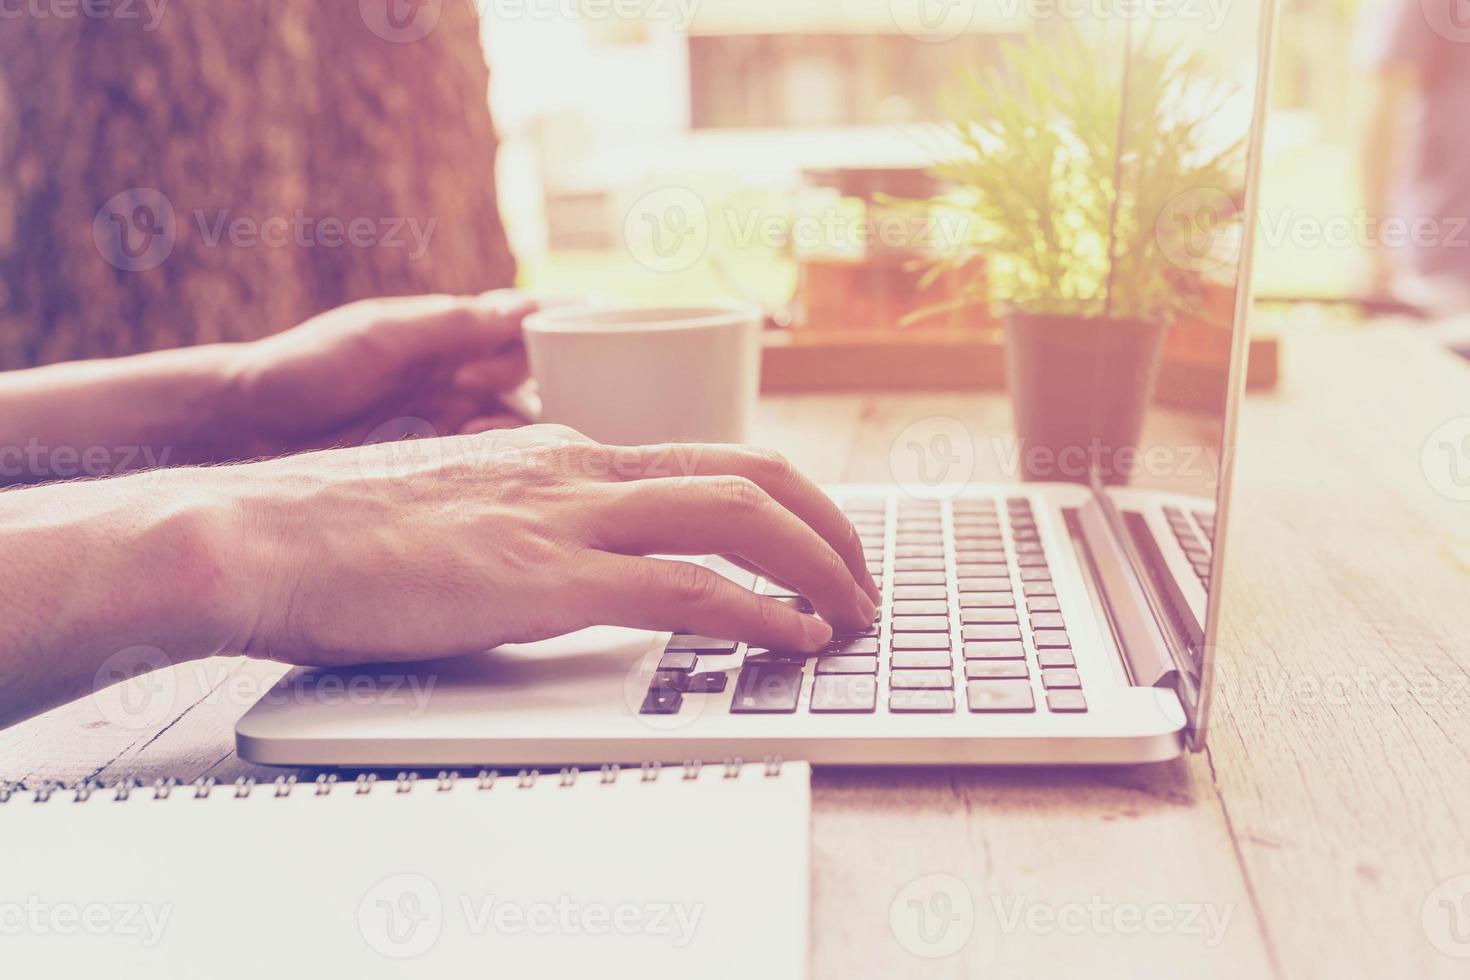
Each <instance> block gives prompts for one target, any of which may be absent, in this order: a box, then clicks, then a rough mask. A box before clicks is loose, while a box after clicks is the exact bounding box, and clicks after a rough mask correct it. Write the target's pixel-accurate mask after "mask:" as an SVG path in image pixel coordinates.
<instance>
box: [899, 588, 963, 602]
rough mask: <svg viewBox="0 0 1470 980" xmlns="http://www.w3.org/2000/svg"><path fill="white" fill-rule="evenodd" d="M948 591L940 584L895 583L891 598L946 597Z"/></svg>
mask: <svg viewBox="0 0 1470 980" xmlns="http://www.w3.org/2000/svg"><path fill="white" fill-rule="evenodd" d="M948 597H949V592H948V591H947V590H946V589H945V587H944V586H942V585H895V586H894V587H893V598H894V599H895V600H903V599H946V598H948Z"/></svg>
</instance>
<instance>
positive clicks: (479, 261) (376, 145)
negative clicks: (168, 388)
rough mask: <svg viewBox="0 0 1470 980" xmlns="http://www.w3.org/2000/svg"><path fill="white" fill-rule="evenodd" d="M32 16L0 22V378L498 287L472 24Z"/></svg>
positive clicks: (326, 7) (244, 11) (262, 2)
mask: <svg viewBox="0 0 1470 980" xmlns="http://www.w3.org/2000/svg"><path fill="white" fill-rule="evenodd" d="M37 8H43V9H44V8H47V5H45V4H40V5H27V6H26V7H25V10H26V11H27V12H25V13H21V14H19V15H16V16H14V17H12V18H11V19H6V20H0V369H9V368H18V367H25V366H31V365H35V364H41V363H48V362H52V361H58V360H69V359H74V358H82V357H97V356H110V355H121V354H129V353H136V352H139V351H145V350H152V349H157V348H163V347H172V346H178V345H184V344H196V343H208V342H213V341H221V340H245V339H252V338H256V337H260V336H262V335H265V334H269V333H272V332H275V331H278V330H282V329H285V328H287V327H290V326H292V325H293V324H296V323H299V322H300V321H302V320H304V319H307V318H308V317H310V316H312V315H314V314H316V313H319V312H321V311H323V310H326V309H330V308H332V307H334V306H338V305H340V304H342V303H346V302H349V301H352V300H355V299H361V298H365V297H370V296H378V295H398V294H411V293H419V292H440V291H443V292H461V293H468V292H476V291H479V290H484V289H490V288H495V287H500V286H506V285H510V284H511V283H512V281H513V279H514V276H515V263H514V260H513V258H512V257H511V255H510V251H509V247H508V245H507V243H506V238H505V233H504V229H503V228H502V226H501V222H500V215H499V212H498V208H497V205H496V198H495V174H494V164H495V153H496V137H495V132H494V128H493V126H492V123H491V119H490V109H489V101H488V85H489V70H488V68H487V67H486V64H485V59H484V54H483V51H482V48H481V45H480V37H479V30H480V24H479V19H478V17H477V16H476V15H475V13H474V5H473V4H469V3H463V2H452V0H451V2H443V0H107V2H106V3H103V4H98V5H94V6H93V7H92V10H93V11H94V13H93V14H92V15H88V14H87V13H85V12H81V11H85V9H86V8H87V5H85V4H83V5H65V4H51V5H49V9H50V11H51V12H50V14H49V15H42V14H37V13H35V12H33V11H34V9H37ZM17 9H18V5H17ZM66 10H70V11H72V16H70V17H67V16H62V15H61V14H62V12H64V11H66ZM96 10H103V11H105V12H106V16H101V17H99V16H96V14H95V11H96ZM128 14H131V16H127V15H128ZM425 28H431V29H428V30H427V32H425ZM421 34H422V36H420V35H421Z"/></svg>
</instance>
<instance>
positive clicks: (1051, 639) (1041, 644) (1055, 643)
mask: <svg viewBox="0 0 1470 980" xmlns="http://www.w3.org/2000/svg"><path fill="white" fill-rule="evenodd" d="M1031 639H1032V640H1033V641H1034V642H1035V643H1036V649H1038V650H1043V649H1053V648H1057V647H1070V646H1071V645H1072V638H1071V637H1069V636H1068V635H1067V631H1066V630H1046V629H1043V630H1033V631H1032V633H1031Z"/></svg>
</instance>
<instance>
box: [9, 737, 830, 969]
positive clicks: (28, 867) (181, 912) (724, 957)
mask: <svg viewBox="0 0 1470 980" xmlns="http://www.w3.org/2000/svg"><path fill="white" fill-rule="evenodd" d="M684 776H685V770H683V769H682V768H680V767H672V768H666V769H664V770H663V771H662V772H661V773H659V774H658V776H657V778H656V779H654V780H652V781H649V780H647V779H646V778H645V777H644V774H643V773H641V772H639V771H637V770H626V771H623V772H622V773H620V774H618V776H617V778H616V779H615V781H614V782H612V783H610V784H609V783H606V782H604V781H603V778H602V777H601V775H600V774H599V773H596V772H590V773H582V774H581V775H580V776H579V777H578V778H577V779H576V781H575V782H574V783H572V784H571V785H562V784H561V780H560V779H559V777H558V776H557V775H556V774H555V773H551V774H543V775H542V776H541V777H540V778H539V779H538V780H536V782H535V784H534V785H533V786H531V787H529V788H523V787H521V786H519V785H518V784H517V779H516V777H515V776H514V775H508V776H502V777H501V778H500V779H498V780H497V781H496V782H495V784H494V785H493V787H491V788H489V789H483V788H481V787H480V784H479V783H478V781H477V780H476V779H474V778H470V777H465V778H461V779H459V780H458V781H457V782H455V783H454V784H453V786H452V788H450V789H447V790H441V789H440V788H439V786H438V784H437V783H436V781H435V780H432V779H429V780H423V779H421V780H419V781H418V782H417V783H416V784H415V785H413V786H412V788H411V789H410V790H409V791H408V792H398V791H397V790H398V785H397V784H395V783H394V782H393V781H391V780H385V781H379V782H378V783H377V784H376V785H375V786H373V787H372V789H371V791H370V792H369V793H367V794H366V795H362V794H359V793H358V792H357V787H356V786H355V785H353V784H351V783H339V784H338V785H336V786H335V787H334V788H333V789H332V790H331V792H330V793H328V794H326V795H320V794H319V793H318V791H317V787H315V786H313V785H307V784H301V785H297V786H296V787H294V789H292V791H291V792H290V794H289V795H287V796H284V797H281V796H277V795H275V794H276V787H274V786H271V785H266V784H262V785H259V786H256V787H255V788H254V789H253V791H252V792H251V793H250V795H249V796H248V797H247V798H237V797H236V796H235V794H236V787H234V786H230V785H225V786H217V787H215V788H214V789H213V791H212V792H211V794H210V795H209V797H208V798H205V799H198V798H196V796H195V792H196V791H195V788H194V787H191V786H181V787H178V788H176V789H175V790H173V793H172V794H171V795H170V797H169V798H167V799H162V800H159V799H155V798H154V790H153V788H151V787H145V788H142V789H138V790H134V791H133V793H132V796H131V798H130V799H127V800H125V801H121V802H119V801H115V800H114V799H113V792H112V791H111V790H106V791H99V792H98V793H97V794H96V795H94V796H93V797H92V798H91V799H90V800H87V801H85V802H74V797H75V795H76V794H75V793H74V792H73V791H70V790H67V791H58V792H57V793H56V794H55V795H54V796H52V798H51V799H50V800H48V801H46V802H35V801H33V799H32V798H31V795H30V794H21V793H18V794H16V795H15V796H13V797H12V798H11V800H10V801H9V802H6V803H4V804H0V950H3V954H4V956H3V959H4V963H5V967H6V972H7V973H9V974H10V975H12V976H66V977H77V978H81V977H88V976H93V975H96V976H98V977H109V978H111V977H148V978H172V977H197V976H208V977H251V978H261V977H277V976H279V977H304V976H333V977H337V976H340V977H343V978H349V977H350V978H360V977H363V978H365V977H409V976H412V977H426V976H433V977H460V976H473V977H481V978H487V977H496V978H498V977H511V978H513V977H523V976H525V977H530V976H552V977H556V976H565V977H587V978H594V977H618V976H636V977H639V978H650V977H652V978H657V977H671V978H672V977H680V978H684V980H693V978H706V977H740V978H750V977H766V978H784V977H795V976H802V975H804V974H805V970H806V961H807V920H808V829H809V822H810V770H809V767H807V766H806V765H802V764H788V765H786V766H785V767H784V769H783V771H782V772H781V774H780V775H776V776H771V775H768V774H767V772H766V770H765V769H764V767H762V766H746V767H744V768H743V769H741V770H739V771H738V775H737V776H735V777H733V778H732V777H730V776H728V775H727V770H726V768H725V767H724V766H705V767H703V768H702V769H700V770H698V775H697V777H696V778H693V779H686V778H684ZM91 971H96V973H95V974H93V973H92V972H91Z"/></svg>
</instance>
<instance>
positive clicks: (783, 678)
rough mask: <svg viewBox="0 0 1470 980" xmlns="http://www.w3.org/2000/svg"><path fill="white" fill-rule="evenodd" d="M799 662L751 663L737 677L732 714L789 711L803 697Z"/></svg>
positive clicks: (787, 712) (784, 712)
mask: <svg viewBox="0 0 1470 980" xmlns="http://www.w3.org/2000/svg"><path fill="white" fill-rule="evenodd" d="M801 677H802V670H801V665H800V664H787V663H775V662H770V663H750V662H749V661H747V662H746V664H745V666H744V667H742V668H741V669H740V677H739V678H738V679H737V680H736V681H735V697H734V700H733V701H732V702H731V703H730V711H731V712H732V713H733V714H737V715H744V714H789V713H791V712H793V711H795V710H796V704H797V702H798V701H799V700H800V699H801Z"/></svg>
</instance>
